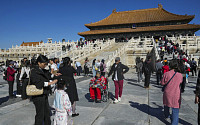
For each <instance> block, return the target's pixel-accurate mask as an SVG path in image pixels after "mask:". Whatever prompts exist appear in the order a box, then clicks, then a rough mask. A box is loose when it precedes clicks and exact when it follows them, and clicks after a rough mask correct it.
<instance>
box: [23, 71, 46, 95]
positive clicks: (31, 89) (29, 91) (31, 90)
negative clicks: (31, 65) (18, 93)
mask: <svg viewBox="0 0 200 125" xmlns="http://www.w3.org/2000/svg"><path fill="white" fill-rule="evenodd" d="M30 76H31V71H30ZM30 76H29V82H28V85H27V87H26V94H27V95H28V96H37V95H42V94H43V88H42V89H37V88H36V86H35V85H30Z"/></svg>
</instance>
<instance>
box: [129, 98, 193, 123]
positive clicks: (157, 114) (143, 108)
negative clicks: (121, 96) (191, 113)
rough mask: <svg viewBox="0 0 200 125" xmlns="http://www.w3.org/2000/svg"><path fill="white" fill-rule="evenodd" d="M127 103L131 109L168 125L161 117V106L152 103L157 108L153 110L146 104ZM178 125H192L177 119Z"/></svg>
mask: <svg viewBox="0 0 200 125" xmlns="http://www.w3.org/2000/svg"><path fill="white" fill-rule="evenodd" d="M129 103H130V106H131V107H133V108H137V109H138V110H140V111H142V112H144V113H146V114H148V115H151V116H153V117H156V118H158V119H159V120H160V121H161V122H163V123H164V124H166V125H170V123H169V122H168V121H166V120H165V119H164V116H163V114H164V112H163V111H162V110H163V107H162V106H159V105H157V104H156V103H153V104H154V105H156V106H157V107H158V108H153V107H150V106H149V105H147V104H139V103H137V102H132V101H129ZM179 123H181V124H183V125H192V124H190V123H188V122H186V121H185V120H183V119H181V118H179Z"/></svg>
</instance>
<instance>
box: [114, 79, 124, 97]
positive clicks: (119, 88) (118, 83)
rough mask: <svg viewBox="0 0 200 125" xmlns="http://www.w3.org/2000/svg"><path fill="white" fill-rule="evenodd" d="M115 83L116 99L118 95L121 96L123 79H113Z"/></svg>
mask: <svg viewBox="0 0 200 125" xmlns="http://www.w3.org/2000/svg"><path fill="white" fill-rule="evenodd" d="M114 83H115V98H116V99H118V95H119V97H120V98H121V97H122V90H123V80H119V81H114Z"/></svg>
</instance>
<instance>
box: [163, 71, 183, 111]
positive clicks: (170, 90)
mask: <svg viewBox="0 0 200 125" xmlns="http://www.w3.org/2000/svg"><path fill="white" fill-rule="evenodd" d="M174 73H175V72H174V70H171V71H169V72H166V73H165V74H164V75H163V79H162V80H161V85H165V84H167V82H168V81H169V80H170V79H171V78H172V76H173V75H174ZM182 81H183V76H182V74H181V73H178V72H177V73H176V74H175V76H174V77H173V78H172V79H171V81H170V82H169V83H168V85H167V86H166V87H165V90H164V93H163V104H164V106H168V107H171V108H180V105H181V91H180V85H181V83H182Z"/></svg>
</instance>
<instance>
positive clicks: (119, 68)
mask: <svg viewBox="0 0 200 125" xmlns="http://www.w3.org/2000/svg"><path fill="white" fill-rule="evenodd" d="M115 66H116V63H114V64H113V65H112V67H111V70H110V72H109V73H108V77H109V76H110V75H112V74H113V75H112V80H113V81H114V78H115V73H116V71H117V79H118V81H120V80H123V79H124V75H123V74H124V73H126V72H128V71H129V68H128V67H127V66H125V65H124V64H122V63H121V62H120V63H118V64H117V67H115ZM124 69H125V70H124ZM123 70H124V71H123Z"/></svg>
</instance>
